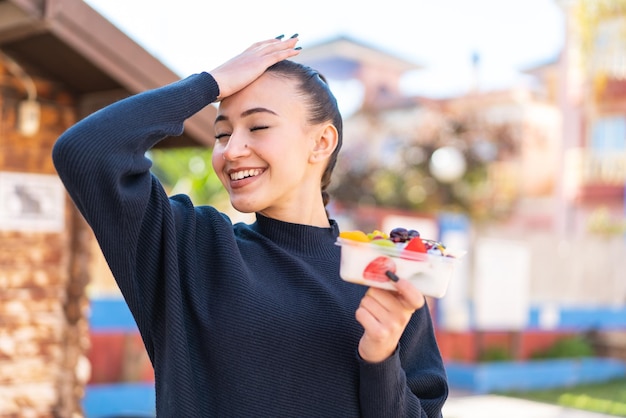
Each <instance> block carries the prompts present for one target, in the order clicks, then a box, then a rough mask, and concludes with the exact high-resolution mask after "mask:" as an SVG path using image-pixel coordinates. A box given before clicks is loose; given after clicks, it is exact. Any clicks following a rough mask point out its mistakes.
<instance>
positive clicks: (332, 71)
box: [294, 35, 423, 80]
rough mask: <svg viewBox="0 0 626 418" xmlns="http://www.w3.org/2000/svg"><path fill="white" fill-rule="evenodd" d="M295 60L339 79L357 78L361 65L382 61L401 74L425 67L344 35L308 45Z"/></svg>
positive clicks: (386, 67)
mask: <svg viewBox="0 0 626 418" xmlns="http://www.w3.org/2000/svg"><path fill="white" fill-rule="evenodd" d="M294 60H296V61H299V62H302V63H304V64H306V65H308V66H310V67H312V68H315V69H316V70H318V71H319V72H320V73H322V74H324V75H325V76H326V77H328V78H334V79H338V80H347V79H350V78H354V77H355V75H356V73H357V71H358V70H359V67H361V66H375V67H378V66H381V65H382V66H384V67H385V70H386V71H393V72H396V73H398V74H403V73H405V72H407V71H412V70H419V69H422V68H423V67H422V66H421V65H419V64H416V63H414V62H410V61H407V60H405V59H402V58H400V57H397V56H395V55H393V54H390V53H387V52H385V51H383V50H382V49H380V48H376V47H374V46H371V45H367V44H365V43H363V42H361V41H357V40H355V39H352V38H350V37H348V36H344V35H342V36H338V37H335V38H331V39H328V40H325V41H322V42H320V43H317V44H314V45H309V46H305V47H304V48H303V49H302V51H301V52H300V54H299V55H298V56H297V57H295V58H294Z"/></svg>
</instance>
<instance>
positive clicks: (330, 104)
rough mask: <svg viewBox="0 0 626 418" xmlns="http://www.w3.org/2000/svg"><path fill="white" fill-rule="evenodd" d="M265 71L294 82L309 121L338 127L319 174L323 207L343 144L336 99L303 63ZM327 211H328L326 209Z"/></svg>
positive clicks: (283, 64)
mask: <svg viewBox="0 0 626 418" xmlns="http://www.w3.org/2000/svg"><path fill="white" fill-rule="evenodd" d="M267 72H270V73H274V74H277V75H280V76H285V77H287V78H290V79H293V80H296V81H297V83H298V84H297V89H298V91H299V92H300V93H302V95H303V97H304V100H305V105H306V107H307V110H308V114H309V119H308V122H309V123H311V124H319V123H324V122H331V123H332V124H333V125H334V126H335V128H337V133H338V137H337V148H335V150H334V151H333V153H332V155H331V156H330V159H329V160H328V165H327V166H326V169H325V170H324V173H323V174H322V181H321V189H322V199H323V201H324V206H326V205H327V204H328V201H329V200H330V195H329V194H328V191H327V189H328V185H329V184H330V180H331V177H332V173H333V170H334V168H335V165H336V164H337V156H338V155H339V150H340V149H341V145H342V143H343V119H342V118H341V113H340V112H339V107H338V105H337V99H336V98H335V96H334V95H333V93H332V92H331V91H330V88H329V87H328V82H327V81H326V78H325V77H324V76H323V75H322V74H320V73H318V72H317V71H316V70H314V69H312V68H310V67H307V66H306V65H303V64H300V63H297V62H294V61H289V60H284V61H280V62H277V63H276V64H274V65H272V66H271V67H269V68H268V69H267ZM326 214H328V211H327V212H326Z"/></svg>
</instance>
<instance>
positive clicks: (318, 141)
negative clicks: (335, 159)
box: [309, 123, 339, 164]
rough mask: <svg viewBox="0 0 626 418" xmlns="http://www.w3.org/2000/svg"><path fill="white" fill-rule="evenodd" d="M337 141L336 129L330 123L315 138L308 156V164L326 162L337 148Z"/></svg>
mask: <svg viewBox="0 0 626 418" xmlns="http://www.w3.org/2000/svg"><path fill="white" fill-rule="evenodd" d="M338 141H339V133H338V132H337V128H335V126H334V125H333V124H331V123H329V124H326V125H325V126H324V127H323V129H322V130H321V131H318V134H317V136H316V138H315V144H314V147H313V149H312V152H311V155H310V156H309V162H310V163H313V164H315V163H318V162H320V161H326V160H327V159H328V158H329V157H330V156H331V154H332V153H333V151H335V148H337V142H338Z"/></svg>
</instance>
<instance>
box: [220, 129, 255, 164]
mask: <svg viewBox="0 0 626 418" xmlns="http://www.w3.org/2000/svg"><path fill="white" fill-rule="evenodd" d="M248 153H249V150H248V143H247V141H246V139H245V137H243V136H241V135H235V134H234V133H233V134H231V136H230V138H229V139H228V143H227V144H226V146H225V147H224V151H223V153H222V155H223V157H224V159H225V160H230V161H232V160H236V159H237V158H240V157H243V156H246V155H248Z"/></svg>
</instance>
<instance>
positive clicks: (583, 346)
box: [531, 336, 594, 359]
mask: <svg viewBox="0 0 626 418" xmlns="http://www.w3.org/2000/svg"><path fill="white" fill-rule="evenodd" d="M593 355H594V350H593V347H592V345H591V343H590V342H589V341H587V339H586V338H584V337H582V336H574V337H568V338H563V339H560V340H558V341H557V342H555V343H554V344H553V345H552V346H550V347H549V348H548V349H546V350H543V351H538V352H536V353H534V354H533V355H532V356H531V357H532V358H533V359H554V358H580V357H592V356H593Z"/></svg>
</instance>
